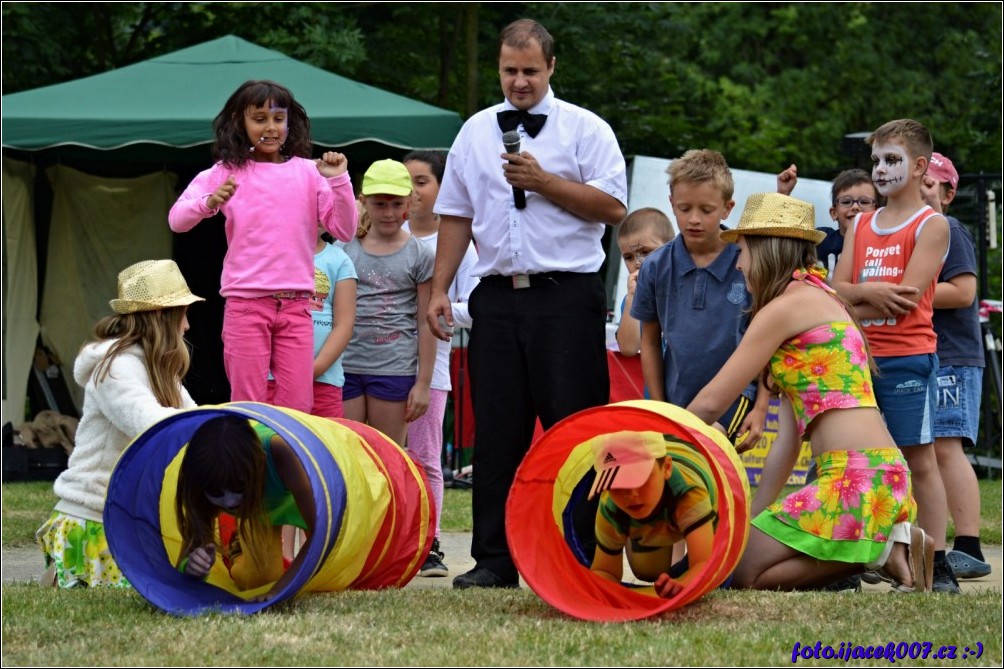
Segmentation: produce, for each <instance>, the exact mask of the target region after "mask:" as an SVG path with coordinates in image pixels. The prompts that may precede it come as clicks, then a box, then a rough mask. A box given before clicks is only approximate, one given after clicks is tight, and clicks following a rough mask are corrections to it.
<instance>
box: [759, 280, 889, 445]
mask: <svg viewBox="0 0 1004 669" xmlns="http://www.w3.org/2000/svg"><path fill="white" fill-rule="evenodd" d="M792 278H793V279H794V280H796V281H805V282H806V283H808V284H810V285H813V286H816V287H817V288H820V289H822V290H825V291H826V292H828V293H830V294H831V295H834V294H835V292H834V290H833V289H832V288H831V287H830V286H829V285H827V284H826V283H825V282H824V281H822V280H821V279H820V278H819V277H818V276H816V275H815V274H813V273H810V272H806V271H804V270H799V271H796V272H795V273H794V274H793V275H792ZM770 373H771V376H772V377H773V378H774V383H776V384H777V385H778V387H779V388H780V389H781V391H782V392H783V393H784V394H785V395H786V396H787V397H788V399H789V400H790V401H791V406H792V407H793V408H794V410H795V421H796V422H797V423H798V432H799V434H800V435H804V434H805V432H806V430H807V429H808V426H809V423H810V422H812V419H814V418H815V417H816V416H818V415H819V414H821V413H823V412H824V411H827V410H829V409H851V408H855V407H874V406H877V404H876V402H875V393H874V390H873V388H872V375H871V370H870V369H869V368H868V353H867V349H866V348H865V342H864V337H863V336H862V334H861V331H860V330H859V329H858V328H857V326H855V324H854V322H853V321H851V320H849V319H848V320H847V321H833V322H830V323H824V324H822V325H817V326H816V327H814V328H811V329H809V330H806V331H805V332H803V333H801V334H799V335H796V336H795V337H792V338H791V339H789V340H787V341H785V342H784V343H783V344H781V347H780V348H778V349H777V351H776V352H775V353H774V355H773V356H772V357H771V359H770Z"/></svg>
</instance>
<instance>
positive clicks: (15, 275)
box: [2, 158, 38, 426]
mask: <svg viewBox="0 0 1004 669" xmlns="http://www.w3.org/2000/svg"><path fill="white" fill-rule="evenodd" d="M34 202H35V166H34V165H31V164H28V163H23V162H20V161H17V160H12V159H10V158H4V159H3V224H4V267H5V269H6V272H5V275H4V284H3V285H4V292H3V343H4V350H3V373H4V378H3V382H4V399H5V402H6V403H5V404H4V412H3V417H2V422H4V423H6V422H7V421H8V420H9V421H10V422H11V423H13V424H14V425H15V426H16V425H20V424H21V423H23V422H24V419H25V416H24V399H25V396H26V395H27V390H28V388H27V386H28V375H29V374H30V373H31V365H32V360H33V357H34V353H35V342H36V340H37V339H38V321H37V320H36V319H35V309H36V306H37V305H38V261H37V260H36V254H35V211H34V209H35V207H34Z"/></svg>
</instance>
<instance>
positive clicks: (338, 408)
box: [268, 379, 345, 418]
mask: <svg viewBox="0 0 1004 669" xmlns="http://www.w3.org/2000/svg"><path fill="white" fill-rule="evenodd" d="M274 400H275V381H273V380H271V379H270V380H269V382H268V403H269V404H275V401H274ZM310 415H311V416H321V417H323V418H345V411H344V409H343V407H342V389H341V387H339V386H333V385H331V384H330V383H322V382H321V381H314V407H313V408H312V409H311V410H310Z"/></svg>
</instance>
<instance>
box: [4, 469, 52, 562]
mask: <svg viewBox="0 0 1004 669" xmlns="http://www.w3.org/2000/svg"><path fill="white" fill-rule="evenodd" d="M58 499H59V498H58V497H56V495H55V494H54V493H53V492H52V481H23V482H18V483H4V484H3V502H2V504H3V526H2V530H0V541H2V542H3V546H4V548H13V547H19V546H30V545H32V544H34V543H35V530H37V529H38V528H39V527H41V526H42V523H44V522H45V521H46V520H48V518H49V516H50V515H51V514H52V508H53V507H54V506H56V501H57V500H58Z"/></svg>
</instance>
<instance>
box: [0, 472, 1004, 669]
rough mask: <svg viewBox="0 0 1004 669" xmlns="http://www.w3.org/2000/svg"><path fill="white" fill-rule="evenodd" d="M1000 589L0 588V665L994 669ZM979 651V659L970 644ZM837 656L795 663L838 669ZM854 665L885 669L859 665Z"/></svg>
mask: <svg viewBox="0 0 1004 669" xmlns="http://www.w3.org/2000/svg"><path fill="white" fill-rule="evenodd" d="M980 489H981V493H983V501H984V505H983V520H984V526H983V532H984V541H986V542H987V543H994V542H993V540H992V538H991V537H993V536H996V537H997V543H999V541H1000V516H1001V485H1000V483H999V482H989V481H981V483H980ZM470 499H471V497H470V491H468V490H454V489H449V490H447V491H446V495H445V500H446V501H445V510H444V513H443V529H444V531H447V532H456V531H465V530H469V529H470ZM54 502H55V499H54V497H53V495H52V492H51V483H12V484H5V485H4V486H3V545H4V546H5V547H10V546H22V545H26V544H30V543H31V542H32V536H33V534H34V531H35V529H36V528H37V527H38V525H40V524H41V523H42V522H43V521H44V520H45V518H47V517H48V515H49V513H51V510H52V506H53V504H54ZM1001 601H1002V599H1001V593H1000V592H998V591H984V592H972V593H967V594H966V595H964V596H961V597H951V596H949V595H931V596H894V595H891V594H886V593H884V592H868V593H863V594H861V595H834V594H831V593H773V592H750V591H743V592H739V591H727V590H716V591H714V592H712V593H710V594H709V595H707V596H705V597H704V598H703V599H701V600H699V601H698V602H695V603H694V604H692V605H690V606H687V607H685V608H684V609H682V610H678V611H673V612H670V613H667V614H664V615H662V616H660V617H657V618H655V619H649V620H644V621H640V622H634V623H624V624H621V623H609V624H596V623H587V622H583V621H579V620H574V619H572V618H570V617H568V616H566V615H564V614H562V613H561V612H560V611H558V610H556V609H554V608H553V607H551V606H550V605H548V604H547V603H545V602H544V601H543V600H541V599H540V598H539V597H538V596H537V595H536V594H534V593H533V592H532V591H531V590H529V589H528V588H523V589H520V590H515V591H514V590H507V591H454V590H452V589H449V588H407V589H404V590H385V591H379V592H341V593H319V594H310V595H305V596H302V597H300V598H297V599H295V600H293V601H290V602H284V603H281V604H279V605H277V606H276V607H273V608H272V609H269V610H267V611H266V612H264V613H262V614H260V615H256V616H251V617H238V616H219V615H209V616H203V617H200V618H196V619H184V618H175V617H171V616H169V615H166V614H164V613H161V612H160V611H158V610H156V609H154V608H153V607H152V606H150V605H149V604H147V603H146V602H145V601H144V600H143V599H142V597H140V595H139V594H138V593H136V592H134V591H115V590H110V589H95V590H84V589H81V590H64V591H60V590H56V589H53V588H45V587H41V586H39V585H37V584H33V583H14V584H5V585H4V586H3V589H2V638H3V649H2V658H0V660H2V665H3V666H25V665H32V666H79V665H81V664H99V665H102V664H105V665H114V666H149V665H151V664H155V665H158V666H210V665H214V666H219V665H232V666H270V665H273V666H274V665H281V666H296V665H311V666H317V665H343V666H353V665H355V666H360V665H367V666H390V665H398V666H401V665H425V666H468V665H469V666H556V665H574V666H585V665H589V666H625V665H637V666H674V665H690V664H700V665H712V666H714V665H717V666H771V665H789V664H790V663H791V653H792V646H793V644H794V643H795V642H796V641H797V642H799V643H801V644H803V645H813V644H815V642H816V641H822V642H823V643H824V644H830V645H832V646H834V647H835V648H836V647H839V644H840V643H841V642H845V643H850V644H855V645H857V644H860V645H877V644H882V645H884V644H886V643H887V642H889V641H896V642H899V641H907V642H912V641H918V642H930V643H932V644H933V647H934V649H935V651H936V650H937V649H939V648H940V647H941V646H942V645H952V646H957V647H958V650H957V653H958V656H957V659H955V660H954V661H953V660H945V659H940V660H939V659H934V658H933V657H932V658H928V659H927V660H923V659H917V660H912V659H906V660H904V661H902V662H899V663H897V664H900V665H906V666H914V665H924V666H928V665H931V666H934V665H937V666H946V663H953V664H965V665H969V666H1000V665H1001V663H1002V662H1004V648H1002V645H1004V639H1002V636H1001V634H1000V630H1001V626H1002V607H1001ZM977 642H980V643H982V644H983V647H984V650H983V655H982V657H980V658H979V659H977V658H974V657H969V658H967V659H964V660H963V659H962V653H963V652H964V651H963V649H964V648H965V647H967V646H968V647H970V648H975V647H976V643H977ZM833 662H834V660H829V661H827V660H801V659H800V660H799V661H798V664H806V665H814V666H832V665H833ZM850 664H852V665H853V666H862V665H864V666H888V664H889V663H888V662H887V661H885V660H871V661H868V660H853V661H852V662H851V663H850Z"/></svg>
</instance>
